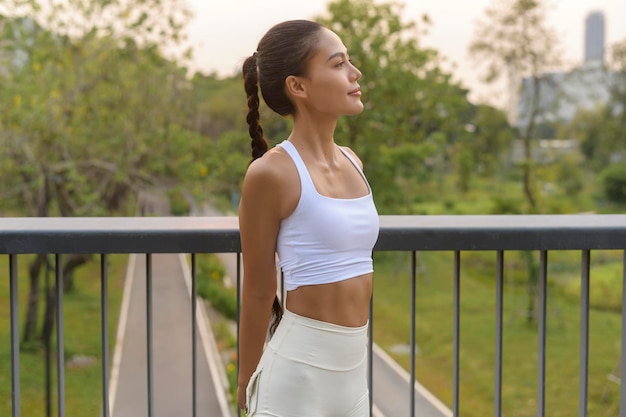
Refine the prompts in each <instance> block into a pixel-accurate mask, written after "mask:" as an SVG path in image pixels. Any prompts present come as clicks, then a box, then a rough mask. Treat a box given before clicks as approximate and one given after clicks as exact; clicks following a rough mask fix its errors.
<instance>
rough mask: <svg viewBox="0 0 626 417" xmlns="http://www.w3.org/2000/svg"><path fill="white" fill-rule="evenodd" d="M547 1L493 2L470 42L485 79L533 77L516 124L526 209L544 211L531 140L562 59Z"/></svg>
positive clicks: (515, 81)
mask: <svg viewBox="0 0 626 417" xmlns="http://www.w3.org/2000/svg"><path fill="white" fill-rule="evenodd" d="M547 8H548V3H547V1H544V0H494V1H493V2H492V3H491V5H490V6H489V7H488V8H487V10H486V11H485V15H486V20H483V21H481V22H479V23H478V26H477V27H476V30H475V33H474V36H473V39H472V41H471V43H470V48H469V50H470V53H471V55H472V57H473V58H474V59H475V60H476V61H477V62H481V63H486V66H487V67H486V72H485V74H484V77H483V79H484V81H486V82H488V83H493V82H494V81H496V80H498V79H500V78H501V77H503V76H506V77H507V81H508V83H509V86H510V87H513V86H514V87H515V88H518V86H519V85H520V84H519V82H520V80H521V78H522V77H527V79H529V80H530V85H531V88H530V97H529V100H528V109H527V115H526V116H525V117H524V118H523V119H522V120H520V121H519V122H518V127H519V134H520V136H521V139H522V142H523V144H524V162H523V164H522V184H523V193H524V197H525V199H526V203H527V205H528V209H527V210H528V212H530V213H537V212H539V211H540V208H539V203H538V201H537V192H536V190H535V184H534V183H535V181H534V169H533V165H534V162H533V151H532V150H533V141H534V140H535V130H536V128H537V124H538V121H539V116H540V111H541V85H542V78H543V77H544V74H545V72H546V71H547V70H548V69H551V68H552V67H554V66H556V65H558V64H559V62H560V57H559V51H558V47H559V44H558V40H557V37H556V34H555V33H554V31H553V30H552V29H551V28H550V26H549V25H548V24H547V22H546V16H547ZM523 255H524V257H525V260H526V263H527V269H528V306H527V311H526V314H527V317H528V322H529V323H530V322H532V318H533V316H534V313H535V299H536V294H537V283H538V279H539V276H538V275H539V274H538V272H539V268H538V266H537V263H536V260H535V258H534V256H533V254H532V253H531V252H528V251H526V252H523Z"/></svg>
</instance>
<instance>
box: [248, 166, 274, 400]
mask: <svg viewBox="0 0 626 417" xmlns="http://www.w3.org/2000/svg"><path fill="white" fill-rule="evenodd" d="M268 156H269V155H268ZM270 159H272V158H271V157H270V158H261V159H258V160H256V161H254V162H253V163H252V164H251V165H250V167H249V168H248V172H247V173H246V176H245V178H244V182H243V187H242V192H241V202H240V206H239V228H240V233H241V248H242V253H243V271H244V274H243V275H244V279H243V295H242V307H241V315H240V330H239V375H238V393H237V399H238V403H239V406H240V407H241V408H245V405H246V404H245V390H246V386H247V384H248V381H249V379H250V376H251V375H252V373H253V372H254V370H255V369H256V366H257V364H258V362H259V359H260V358H261V354H262V351H263V346H264V343H265V338H266V335H267V330H268V326H269V321H270V318H271V311H272V303H273V301H274V297H275V296H276V290H277V282H276V272H277V271H276V255H275V253H276V239H277V236H278V229H279V226H280V212H281V210H280V206H281V196H280V189H281V187H280V175H279V174H280V173H279V172H277V170H276V166H275V164H271V162H270V161H269V160H270Z"/></svg>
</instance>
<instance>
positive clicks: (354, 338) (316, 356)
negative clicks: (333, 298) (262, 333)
mask: <svg viewBox="0 0 626 417" xmlns="http://www.w3.org/2000/svg"><path fill="white" fill-rule="evenodd" d="M367 327H368V324H365V325H363V326H359V327H346V326H341V325H338V324H334V323H328V322H324V321H320V320H315V319H312V318H309V317H303V316H300V315H298V314H295V313H292V312H290V311H288V310H286V309H285V311H284V314H283V318H282V320H281V321H280V324H279V325H278V328H277V329H276V332H275V333H274V335H273V336H272V338H271V339H270V341H269V342H268V344H267V347H268V348H269V349H271V350H273V351H274V352H275V353H276V354H277V355H279V356H282V357H285V358H287V359H290V360H293V361H296V362H302V363H306V364H308V365H312V366H316V367H319V368H323V369H330V370H337V371H342V370H351V369H355V368H357V367H358V366H360V365H362V364H363V363H364V362H365V360H366V359H367Z"/></svg>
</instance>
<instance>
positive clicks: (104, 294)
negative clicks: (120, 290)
mask: <svg viewBox="0 0 626 417" xmlns="http://www.w3.org/2000/svg"><path fill="white" fill-rule="evenodd" d="M108 277H109V263H108V257H107V255H106V254H101V255H100V288H101V293H100V314H101V322H100V323H101V332H102V417H109V414H110V410H109V389H108V387H109V378H108V374H109V286H108Z"/></svg>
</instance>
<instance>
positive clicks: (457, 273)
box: [452, 250, 461, 417]
mask: <svg viewBox="0 0 626 417" xmlns="http://www.w3.org/2000/svg"><path fill="white" fill-rule="evenodd" d="M453 343H454V366H453V388H452V391H453V394H452V415H453V416H454V417H459V416H460V415H461V414H460V411H459V410H460V406H461V405H460V402H459V397H460V396H459V393H460V386H459V385H460V383H461V380H460V374H461V371H460V367H461V365H460V349H459V348H460V343H461V252H460V251H458V250H457V251H454V342H453Z"/></svg>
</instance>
